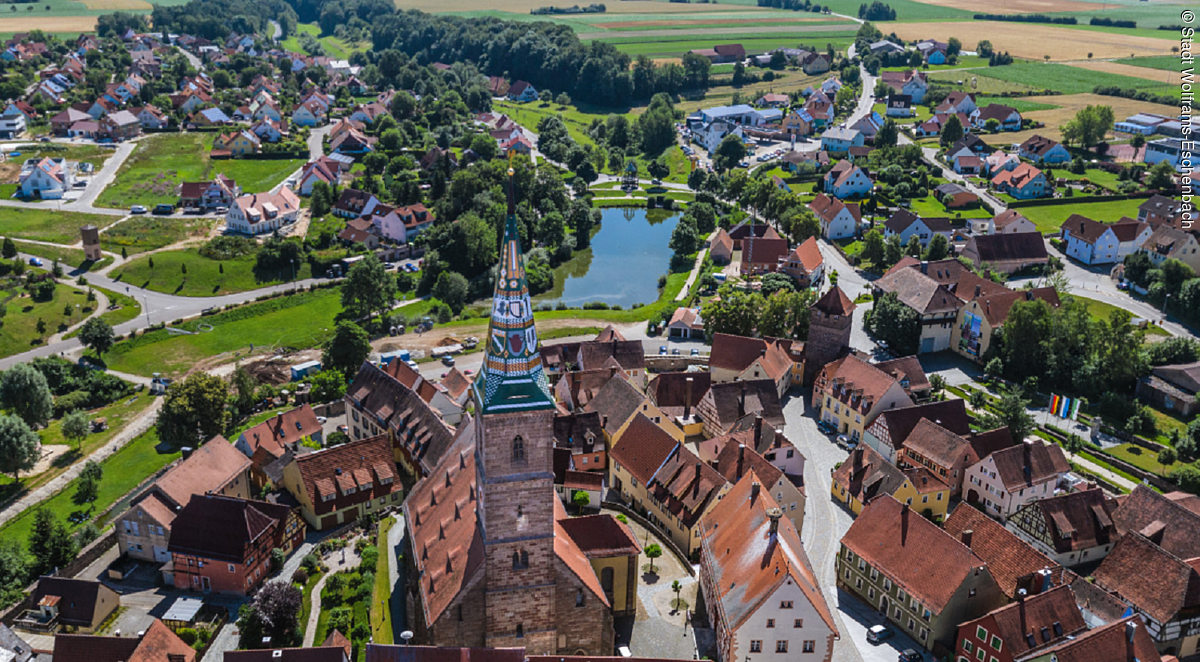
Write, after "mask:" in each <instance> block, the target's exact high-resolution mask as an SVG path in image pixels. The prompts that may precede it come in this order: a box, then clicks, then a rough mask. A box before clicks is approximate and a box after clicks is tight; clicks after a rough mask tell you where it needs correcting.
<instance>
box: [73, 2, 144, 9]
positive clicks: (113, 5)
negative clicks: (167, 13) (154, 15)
mask: <svg viewBox="0 0 1200 662" xmlns="http://www.w3.org/2000/svg"><path fill="white" fill-rule="evenodd" d="M79 1H80V2H82V3H83V4H84V6H85V7H87V8H88V9H98V10H101V11H119V10H125V9H144V10H150V9H153V7H151V6H150V3H149V2H146V0H79Z"/></svg>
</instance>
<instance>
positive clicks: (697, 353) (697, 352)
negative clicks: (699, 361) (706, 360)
mask: <svg viewBox="0 0 1200 662" xmlns="http://www.w3.org/2000/svg"><path fill="white" fill-rule="evenodd" d="M692 356H700V350H699V349H696V348H695V347H693V348H692Z"/></svg>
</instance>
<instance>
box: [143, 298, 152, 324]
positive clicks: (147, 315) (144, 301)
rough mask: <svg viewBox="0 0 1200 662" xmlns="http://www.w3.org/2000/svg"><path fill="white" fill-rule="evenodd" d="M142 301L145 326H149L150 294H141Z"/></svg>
mask: <svg viewBox="0 0 1200 662" xmlns="http://www.w3.org/2000/svg"><path fill="white" fill-rule="evenodd" d="M142 303H143V304H144V305H145V307H146V326H147V327H149V326H150V296H149V295H148V294H143V295H142Z"/></svg>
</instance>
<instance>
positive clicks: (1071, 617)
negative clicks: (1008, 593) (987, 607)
mask: <svg viewBox="0 0 1200 662" xmlns="http://www.w3.org/2000/svg"><path fill="white" fill-rule="evenodd" d="M988 620H990V621H991V625H989V626H988V627H989V628H991V629H994V630H995V634H997V635H999V636H1000V639H1001V640H1002V641H1003V642H1004V644H1003V646H1004V650H1005V651H1006V652H1008V653H1009V654H1010V655H1011V656H1012V659H1022V658H1024V657H1026V656H1027V655H1029V654H1030V653H1032V652H1034V651H1037V650H1038V649H1041V648H1045V647H1047V646H1054V645H1057V644H1058V642H1060V641H1065V640H1066V639H1067V638H1068V637H1070V638H1074V636H1075V635H1078V634H1079V633H1081V632H1086V631H1087V627H1088V626H1087V623H1086V622H1085V621H1084V620H1083V614H1082V613H1080V611H1079V606H1078V605H1076V604H1075V594H1074V593H1073V592H1072V591H1071V587H1070V586H1055V587H1054V588H1052V589H1050V590H1049V591H1046V592H1044V593H1036V594H1034V595H1030V596H1029V597H1027V598H1025V599H1024V600H1022V601H1019V602H1014V603H1012V604H1009V605H1006V606H1004V607H1001V608H999V609H997V610H995V611H993V612H991V613H989V614H987V615H985V616H981V617H979V618H977V619H975V620H974V621H970V622H968V623H964V624H963V625H962V626H960V627H967V628H968V630H967V631H968V632H970V631H972V629H973V628H971V627H970V626H971V625H972V624H975V623H978V624H981V625H982V624H984V623H985V622H986V621H988Z"/></svg>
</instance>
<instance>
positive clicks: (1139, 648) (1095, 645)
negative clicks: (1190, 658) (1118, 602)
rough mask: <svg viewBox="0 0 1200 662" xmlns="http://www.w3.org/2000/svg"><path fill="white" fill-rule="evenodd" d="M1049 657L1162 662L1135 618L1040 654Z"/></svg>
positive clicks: (1069, 661)
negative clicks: (1051, 655) (1050, 655)
mask: <svg viewBox="0 0 1200 662" xmlns="http://www.w3.org/2000/svg"><path fill="white" fill-rule="evenodd" d="M1042 653H1044V654H1046V655H1049V654H1051V653H1053V655H1054V658H1055V659H1057V660H1058V662H1159V660H1162V661H1163V662H1166V660H1167V658H1168V657H1171V656H1161V657H1160V656H1159V653H1158V650H1157V649H1156V648H1155V647H1154V640H1153V639H1151V638H1150V633H1149V632H1148V631H1147V630H1146V624H1145V623H1143V622H1142V620H1141V618H1140V617H1139V616H1136V615H1135V616H1130V617H1128V618H1123V619H1121V620H1119V621H1116V622H1113V623H1108V624H1106V625H1101V626H1100V627H1098V628H1096V629H1094V630H1090V631H1088V632H1085V633H1083V634H1081V635H1080V636H1079V637H1077V638H1075V639H1072V640H1068V641H1064V642H1062V643H1061V644H1059V645H1058V646H1055V647H1053V648H1049V649H1047V650H1044V651H1042Z"/></svg>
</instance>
